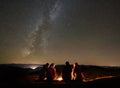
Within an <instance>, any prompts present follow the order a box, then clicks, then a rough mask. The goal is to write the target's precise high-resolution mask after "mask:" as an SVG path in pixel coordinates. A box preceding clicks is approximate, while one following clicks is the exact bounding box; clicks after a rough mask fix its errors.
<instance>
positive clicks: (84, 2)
mask: <svg viewBox="0 0 120 88" xmlns="http://www.w3.org/2000/svg"><path fill="white" fill-rule="evenodd" d="M119 3H120V1H119V0H0V63H1V64H6V63H23V64H28V63H31V64H35V63H36V64H42V63H46V62H49V63H52V62H54V63H55V64H64V63H65V61H66V60H68V61H70V63H74V62H78V63H79V64H87V65H107V66H120V5H119Z"/></svg>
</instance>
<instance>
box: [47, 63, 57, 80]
mask: <svg viewBox="0 0 120 88" xmlns="http://www.w3.org/2000/svg"><path fill="white" fill-rule="evenodd" d="M55 75H56V69H55V65H54V64H53V63H52V64H51V65H50V67H49V68H48V71H47V74H46V76H47V80H48V81H53V80H54V78H55Z"/></svg>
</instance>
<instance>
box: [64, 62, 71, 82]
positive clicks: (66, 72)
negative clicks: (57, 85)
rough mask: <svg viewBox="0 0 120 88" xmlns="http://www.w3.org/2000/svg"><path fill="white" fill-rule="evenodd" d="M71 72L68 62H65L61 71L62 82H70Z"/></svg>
mask: <svg viewBox="0 0 120 88" xmlns="http://www.w3.org/2000/svg"><path fill="white" fill-rule="evenodd" d="M71 72H72V67H71V65H70V64H69V62H68V61H66V62H65V66H64V67H63V71H62V78H63V81H65V82H68V81H70V80H71Z"/></svg>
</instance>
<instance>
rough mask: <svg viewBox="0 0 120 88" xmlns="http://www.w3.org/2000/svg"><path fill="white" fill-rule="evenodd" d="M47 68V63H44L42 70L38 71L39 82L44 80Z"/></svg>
mask: <svg viewBox="0 0 120 88" xmlns="http://www.w3.org/2000/svg"><path fill="white" fill-rule="evenodd" d="M48 67H49V63H46V64H45V65H43V68H42V69H41V70H40V81H42V80H44V79H45V77H46V73H47V70H48Z"/></svg>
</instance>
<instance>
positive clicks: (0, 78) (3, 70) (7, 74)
mask: <svg viewBox="0 0 120 88" xmlns="http://www.w3.org/2000/svg"><path fill="white" fill-rule="evenodd" d="M84 68H85V67H84ZM87 69H88V70H87ZM89 69H93V70H92V71H90V70H89ZM98 69H99V71H98ZM119 70H120V69H117V70H116V68H115V69H113V70H112V69H111V68H110V69H109V70H108V68H107V70H105V69H103V68H102V69H101V68H96V67H94V68H93V67H89V68H88V67H87V68H85V69H84V71H86V77H87V76H89V77H91V78H93V76H92V75H89V74H90V73H91V72H93V71H94V76H95V74H96V75H100V76H101V74H100V73H101V72H103V71H104V73H105V74H106V73H107V75H108V73H109V74H111V73H110V72H111V71H112V73H114V74H118V75H119ZM95 71H96V72H95ZM88 73H89V74H88ZM98 73H99V74H98ZM91 74H92V73H91ZM102 75H104V74H103V73H102ZM118 75H117V76H116V77H112V78H103V79H98V80H94V81H88V82H83V83H82V84H81V83H80V82H76V81H73V80H72V81H70V82H68V83H65V82H63V81H54V82H47V81H39V80H38V78H39V75H38V73H37V71H35V72H34V71H31V69H22V68H18V67H12V66H6V65H1V66H0V88H120V76H118Z"/></svg>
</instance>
